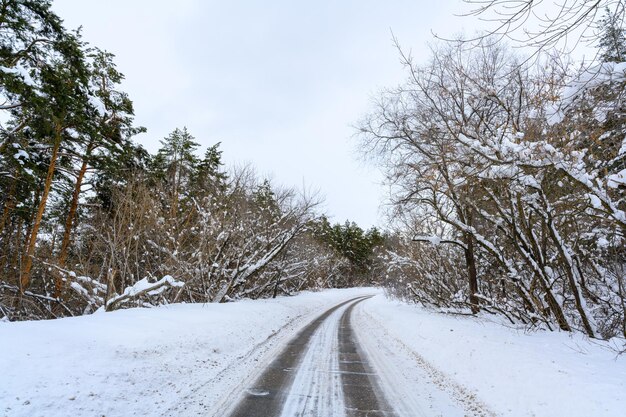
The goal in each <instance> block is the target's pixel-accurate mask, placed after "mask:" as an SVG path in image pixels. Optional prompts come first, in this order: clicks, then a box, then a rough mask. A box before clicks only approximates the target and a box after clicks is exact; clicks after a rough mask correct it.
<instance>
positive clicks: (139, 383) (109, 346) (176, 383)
mask: <svg viewBox="0 0 626 417" xmlns="http://www.w3.org/2000/svg"><path fill="white" fill-rule="evenodd" d="M373 292H376V290H371V289H370V290H367V289H349V290H329V291H323V292H320V293H310V292H305V293H302V294H300V295H298V296H295V297H280V298H277V299H274V300H258V301H240V302H236V303H228V304H205V305H200V304H177V305H170V306H163V307H159V308H153V309H129V310H121V311H116V312H112V313H98V314H93V315H90V316H82V317H76V318H68V319H60V320H51V321H37V322H21V323H0V416H3V417H4V416H6V417H18V416H19V417H22V416H24V417H26V416H28V417H38V416H45V417H55V416H59V417H66V416H70V415H71V416H76V417H81V416H106V417H115V416H120V417H122V416H124V417H126V416H144V415H145V416H159V415H169V414H173V415H180V413H181V412H182V410H185V411H187V412H188V413H189V414H190V415H196V414H197V412H203V413H204V415H210V413H211V412H215V410H216V409H217V408H218V406H219V404H218V402H219V400H220V399H223V398H224V397H225V396H226V395H227V394H229V392H230V391H232V390H233V389H235V388H236V387H237V385H238V384H240V383H241V381H242V380H244V379H245V378H246V377H248V376H249V373H250V372H251V368H253V367H254V364H255V363H256V364H258V361H260V360H262V359H263V358H264V355H270V354H271V353H272V349H277V348H278V347H280V344H281V343H283V341H284V340H288V338H289V337H291V336H292V335H294V334H295V333H296V332H297V330H298V329H299V328H300V327H302V326H303V325H305V324H307V323H308V322H309V321H310V320H311V319H313V318H314V317H316V316H317V315H318V314H320V313H321V312H323V311H324V310H325V309H326V308H329V307H331V306H333V305H335V304H337V303H339V302H341V301H344V300H346V299H349V298H352V297H356V296H358V295H363V294H367V293H369V294H371V293H373ZM279 330H280V333H278V331H279ZM173 410H176V411H173Z"/></svg>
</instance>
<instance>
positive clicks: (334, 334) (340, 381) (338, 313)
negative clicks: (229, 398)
mask: <svg viewBox="0 0 626 417" xmlns="http://www.w3.org/2000/svg"><path fill="white" fill-rule="evenodd" d="M368 298H371V297H357V298H354V299H351V300H348V301H345V302H342V303H341V304H339V305H337V306H335V307H333V308H331V309H329V310H328V311H326V312H325V313H323V314H322V315H320V316H319V317H318V318H317V319H315V320H313V321H312V322H311V323H310V324H308V325H307V326H306V327H305V328H304V329H302V330H301V331H300V332H299V333H298V334H297V335H296V336H295V337H294V338H293V339H292V340H291V341H290V342H289V343H288V344H287V346H286V347H285V348H284V350H283V351H282V352H281V353H280V354H279V355H278V356H277V357H276V358H274V359H273V360H272V361H271V363H269V364H267V365H266V368H265V370H264V371H263V373H262V374H261V375H260V376H259V377H258V378H257V379H256V380H255V381H254V382H253V383H252V384H251V385H250V386H248V387H245V388H244V389H242V391H241V392H240V393H239V395H238V398H236V399H235V401H233V403H235V404H236V406H235V408H234V410H233V411H232V412H231V413H230V416H231V417H271V416H276V417H329V416H333V417H366V416H367V417H417V416H434V415H445V416H455V415H458V416H466V415H489V414H491V413H489V412H488V411H487V410H486V409H485V407H484V406H482V405H480V404H478V403H477V402H476V401H473V399H472V397H471V396H469V395H467V396H466V395H464V393H462V392H461V393H459V392H452V393H448V392H445V391H444V390H442V389H441V388H440V387H439V386H437V385H436V384H432V381H431V378H430V377H429V375H427V374H426V373H424V374H423V375H421V376H422V377H423V379H422V380H421V381H415V380H409V379H407V378H406V377H405V376H404V375H403V374H402V368H404V367H405V366H407V365H409V366H410V364H408V363H406V362H403V361H402V358H398V357H397V354H396V352H395V351H390V350H389V348H384V344H383V343H381V341H382V342H386V341H388V339H389V338H388V336H387V337H384V336H385V335H384V334H381V331H384V329H380V328H376V326H373V325H372V323H371V322H368V321H367V320H356V321H355V320H353V312H354V310H355V309H358V307H359V305H360V304H361V303H362V302H364V301H365V300H367V299H368ZM359 317H360V318H363V316H362V315H359ZM355 323H356V325H355ZM381 336H383V337H382V338H381ZM370 358H371V359H370ZM398 359H400V361H399V360H398ZM409 360H411V358H409ZM398 365H400V366H398ZM410 368H414V366H410ZM410 375H411V376H415V372H414V370H412V372H411V373H410ZM416 382H417V384H419V383H420V382H421V383H422V384H423V385H424V386H423V387H422V388H421V389H420V388H416ZM420 392H421V393H426V394H427V395H422V396H420ZM390 400H391V401H390Z"/></svg>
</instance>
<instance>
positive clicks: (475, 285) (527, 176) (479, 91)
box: [360, 39, 626, 338]
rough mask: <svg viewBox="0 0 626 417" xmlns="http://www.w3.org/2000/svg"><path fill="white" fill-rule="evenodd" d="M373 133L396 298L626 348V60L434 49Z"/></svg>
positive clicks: (387, 101) (372, 126) (384, 99)
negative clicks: (591, 61)
mask: <svg viewBox="0 0 626 417" xmlns="http://www.w3.org/2000/svg"><path fill="white" fill-rule="evenodd" d="M405 64H406V66H407V68H408V70H409V79H408V81H407V82H406V83H405V84H404V85H402V86H400V87H399V88H397V89H395V90H392V91H389V92H387V93H384V94H382V95H381V97H380V99H379V101H378V105H377V107H376V109H375V110H374V111H373V112H372V113H371V114H370V115H369V116H368V117H367V118H365V119H364V120H363V121H362V123H361V125H360V126H361V132H362V138H363V145H364V149H365V151H366V152H367V153H368V154H370V155H376V157H377V158H379V161H381V163H382V164H383V166H384V167H385V169H386V172H387V175H388V180H389V182H390V184H391V187H392V189H393V190H394V198H393V201H392V203H393V212H392V214H393V218H394V219H395V221H396V223H397V225H398V230H399V232H398V237H397V239H396V240H395V241H390V242H389V247H388V248H387V249H386V250H385V251H383V252H382V253H381V259H382V262H381V263H380V264H379V268H380V271H381V274H384V276H385V279H386V282H387V286H388V287H390V288H391V289H392V291H393V292H395V293H396V294H398V295H399V296H401V297H404V298H409V299H413V300H417V301H419V302H422V303H424V304H427V305H432V306H436V307H440V308H455V309H460V310H461V311H467V312H468V313H469V312H473V313H476V312H478V311H480V310H486V311H490V312H494V313H499V314H502V315H504V316H506V317H508V318H509V319H510V320H511V321H513V322H516V323H527V324H529V325H532V326H536V325H541V326H545V327H547V328H551V329H558V328H560V329H563V330H580V331H582V332H585V333H586V334H588V335H589V336H591V337H598V338H610V337H613V336H616V335H617V336H619V335H622V336H625V337H626V320H625V313H626V282H625V281H626V277H625V275H626V240H625V238H626V140H625V137H626V107H625V104H624V99H625V98H626V94H625V93H626V90H625V88H626V63H621V62H612V61H607V62H601V63H598V64H597V65H595V66H592V67H590V66H589V65H585V66H583V68H582V69H581V70H578V71H577V70H575V69H574V68H571V67H570V66H568V65H567V64H566V63H564V61H563V60H561V59H559V58H558V57H554V56H542V57H541V59H538V60H536V61H533V63H532V64H531V63H524V62H523V60H521V59H519V58H517V57H515V56H514V55H513V54H512V53H511V52H510V51H509V50H507V48H506V47H504V46H501V45H499V46H498V45H494V43H493V42H490V41H489V39H485V40H484V42H483V43H482V44H481V46H480V47H474V48H468V47H467V45H466V44H465V43H463V42H458V43H447V44H444V45H443V46H440V47H437V48H435V49H433V54H432V58H431V60H430V62H429V63H428V64H427V65H423V66H417V65H415V64H413V62H411V59H410V57H405Z"/></svg>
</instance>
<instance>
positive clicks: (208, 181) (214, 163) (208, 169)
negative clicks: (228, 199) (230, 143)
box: [192, 142, 228, 196]
mask: <svg viewBox="0 0 626 417" xmlns="http://www.w3.org/2000/svg"><path fill="white" fill-rule="evenodd" d="M220 144H221V143H220V142H218V143H216V144H215V145H213V146H210V147H209V148H208V149H207V150H206V152H205V153H204V158H202V160H201V161H200V163H199V164H198V167H197V170H196V172H195V174H194V178H193V180H192V186H193V187H194V190H195V191H194V192H195V193H196V194H198V195H200V196H206V195H209V196H214V195H216V194H219V193H221V192H223V191H225V189H226V180H227V179H228V175H227V174H226V172H224V170H223V165H224V163H223V162H222V151H221V150H219V147H220Z"/></svg>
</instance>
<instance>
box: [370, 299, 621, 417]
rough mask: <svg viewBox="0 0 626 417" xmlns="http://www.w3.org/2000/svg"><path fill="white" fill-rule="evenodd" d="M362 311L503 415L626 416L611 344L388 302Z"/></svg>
mask: <svg viewBox="0 0 626 417" xmlns="http://www.w3.org/2000/svg"><path fill="white" fill-rule="evenodd" d="M362 313H363V315H364V317H365V318H366V320H367V319H369V320H374V321H375V322H377V323H378V324H380V325H381V327H384V328H385V329H386V333H387V334H389V336H390V337H392V338H395V339H397V340H398V341H399V342H401V343H402V344H403V345H405V346H407V347H408V348H409V349H410V350H412V351H413V352H415V353H416V354H417V355H418V356H419V357H421V358H423V360H424V362H425V364H426V365H427V366H432V367H434V368H436V369H438V370H439V371H441V373H442V374H443V375H445V377H447V378H448V379H449V381H450V382H451V383H452V384H453V385H455V383H456V384H459V385H461V386H462V387H464V388H466V389H467V390H468V391H470V392H474V393H476V395H477V399H478V400H479V401H480V402H482V403H484V404H486V405H487V406H488V407H489V409H491V410H493V411H494V412H495V413H496V414H497V415H501V416H537V417H540V416H545V417H554V416H569V417H578V416H580V417H589V416H615V417H618V416H623V415H624V413H625V410H626V357H624V356H620V357H616V353H615V352H614V351H612V350H611V349H609V348H608V346H609V344H608V343H607V342H596V341H590V340H589V339H586V338H585V337H583V336H581V335H572V334H568V333H559V332H541V333H536V332H533V333H528V334H527V333H525V332H523V331H522V330H516V329H511V328H508V327H505V326H503V325H502V324H501V323H493V322H490V321H489V318H485V317H481V318H471V317H459V316H449V315H443V314H435V313H432V312H429V311H426V310H424V309H422V308H420V307H418V306H415V305H407V304H404V303H400V302H397V301H390V300H388V299H386V298H384V297H383V296H376V297H374V298H373V299H371V300H368V301H366V302H364V303H362ZM622 343H623V341H622ZM385 344H386V345H391V342H390V341H386V342H385ZM417 362H419V361H417ZM417 362H416V363H417ZM422 365H424V364H422ZM422 381H423V380H422Z"/></svg>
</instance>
